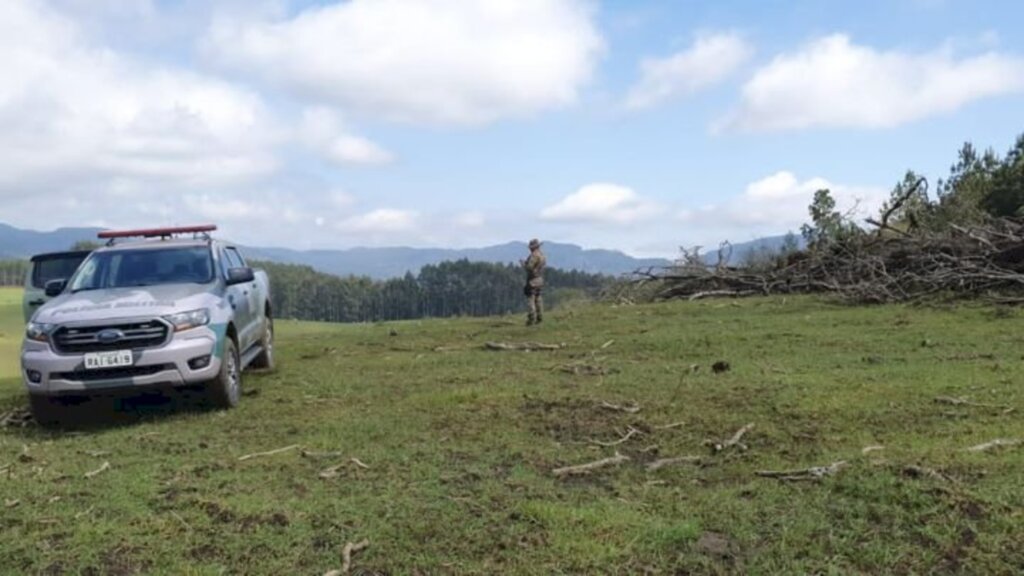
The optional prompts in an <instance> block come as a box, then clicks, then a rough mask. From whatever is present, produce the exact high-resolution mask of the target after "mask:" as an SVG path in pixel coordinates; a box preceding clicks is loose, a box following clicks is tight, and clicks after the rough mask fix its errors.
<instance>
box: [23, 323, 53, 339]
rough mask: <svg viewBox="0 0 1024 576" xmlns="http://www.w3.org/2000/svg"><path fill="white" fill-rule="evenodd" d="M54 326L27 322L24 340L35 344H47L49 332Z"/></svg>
mask: <svg viewBox="0 0 1024 576" xmlns="http://www.w3.org/2000/svg"><path fill="white" fill-rule="evenodd" d="M55 327H56V326H55V325H54V324H42V323H40V322H29V323H28V324H27V325H26V326H25V338H28V339H29V340H35V341H36V342H49V341H50V332H53V329H54V328H55Z"/></svg>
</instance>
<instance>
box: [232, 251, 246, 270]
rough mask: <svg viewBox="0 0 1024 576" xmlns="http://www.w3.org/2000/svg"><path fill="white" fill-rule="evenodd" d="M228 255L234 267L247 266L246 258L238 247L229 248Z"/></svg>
mask: <svg viewBox="0 0 1024 576" xmlns="http://www.w3.org/2000/svg"><path fill="white" fill-rule="evenodd" d="M228 257H229V258H230V259H231V267H232V268H245V259H243V258H242V255H241V254H240V253H239V252H238V249H237V248H228Z"/></svg>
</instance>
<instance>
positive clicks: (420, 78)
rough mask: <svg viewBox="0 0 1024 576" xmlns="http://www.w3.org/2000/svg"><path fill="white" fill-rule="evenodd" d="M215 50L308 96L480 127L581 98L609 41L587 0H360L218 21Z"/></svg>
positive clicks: (406, 117)
mask: <svg viewBox="0 0 1024 576" xmlns="http://www.w3.org/2000/svg"><path fill="white" fill-rule="evenodd" d="M205 50H206V53H207V54H208V55H209V56H210V57H211V58H213V59H214V60H215V61H216V62H219V63H220V64H221V65H223V66H225V67H229V68H233V69H237V70H241V71H244V72H247V73H250V74H252V75H254V76H256V77H261V78H263V79H265V80H267V81H270V82H273V83H275V84H277V85H280V86H284V87H286V88H288V89H290V90H291V91H292V92H293V93H296V94H298V95H300V96H301V97H304V98H309V99H313V100H317V101H321V102H325V103H331V104H333V105H338V106H342V107H343V108H345V109H352V110H356V111H359V112H362V113H365V114H371V115H374V116H377V117H384V118H388V119H392V120H401V121H410V122H422V123H435V124H457V125H473V124H482V123H487V122H491V121H494V120H497V119H501V118H507V117H516V116H522V115H526V114H530V113H534V112H537V111H540V110H545V109H550V108H557V107H562V106H567V105H570V104H573V103H574V102H575V101H576V99H577V97H578V94H579V91H580V89H581V88H582V86H583V85H584V84H586V82H587V81H588V80H589V79H590V77H591V74H592V71H593V68H594V66H595V64H596V61H597V59H598V57H599V56H600V54H601V53H602V51H603V40H602V38H601V36H600V34H599V32H598V30H597V28H596V26H595V23H594V17H593V14H592V11H591V8H590V5H589V3H588V2H585V1H584V0H517V1H515V2H466V1H465V0H351V1H348V2H340V3H336V4H330V5H326V6H315V7H310V8H307V9H305V10H303V11H302V12H300V13H298V14H297V15H294V16H293V17H290V18H285V19H278V20H272V21H267V20H264V21H244V20H239V19H236V18H223V19H220V20H218V21H217V22H215V23H214V24H213V25H212V26H211V28H210V31H209V34H208V37H207V39H206V41H205Z"/></svg>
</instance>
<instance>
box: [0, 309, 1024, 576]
mask: <svg viewBox="0 0 1024 576" xmlns="http://www.w3.org/2000/svg"><path fill="white" fill-rule="evenodd" d="M4 310H6V308H5V309H4ZM16 311H17V309H16V308H11V309H10V311H7V312H4V313H5V314H14V313H15V312H16ZM19 313H20V312H19ZM521 321H522V319H521V318H519V317H514V318H511V317H510V318H486V319H458V320H432V321H422V322H399V323H388V324H376V325H338V326H329V325H318V324H299V323H287V322H281V323H279V325H278V348H277V349H278V354H279V358H280V368H279V370H278V371H277V372H276V373H274V374H269V375H250V376H248V377H247V380H246V385H247V387H248V390H249V392H250V395H248V396H246V397H245V398H244V399H243V404H242V406H241V407H240V408H239V409H237V410H233V411H230V412H226V413H212V412H197V411H187V410H178V411H169V412H166V413H157V414H149V415H147V416H145V417H143V418H141V419H140V420H139V421H133V422H131V423H128V424H125V423H119V424H117V425H111V426H106V427H97V428H90V429H86V430H80V431H71V432H68V431H46V430H40V429H36V428H29V429H7V430H0V467H3V466H4V465H5V464H8V463H10V464H11V466H10V468H9V472H7V473H6V474H0V492H2V494H3V498H4V499H5V500H17V501H19V503H18V505H17V506H14V507H11V508H0V566H4V567H5V568H6V569H7V570H9V571H13V572H15V573H17V572H26V573H36V572H44V571H48V573H61V572H65V573H90V571H92V573H132V572H145V573H158V574H218V573H237V574H321V573H323V572H325V571H327V570H329V569H332V568H338V567H339V566H340V563H341V560H340V557H341V550H342V548H343V547H344V545H345V543H346V542H356V541H359V540H361V539H363V538H366V539H368V540H369V541H370V547H369V548H368V549H367V550H366V551H364V552H361V553H359V554H358V555H356V557H355V562H354V564H355V566H356V568H359V569H363V570H367V571H370V572H387V573H393V574H411V573H417V571H418V572H419V573H429V574H434V573H459V574H495V573H502V574H506V573H523V574H551V573H620V574H621V573H642V572H644V571H649V572H653V573H743V574H779V573H784V574H797V573H802V574H808V573H821V574H880V573H900V574H904V573H964V574H1011V573H1020V571H1021V570H1022V569H1024V538H1022V537H1021V526H1022V525H1024V524H1022V523H1024V514H1022V510H1024V490H1021V485H1022V482H1024V447H1017V448H1012V447H1011V448H1004V449H1002V450H995V451H991V452H986V453H972V452H966V451H964V448H966V447H968V446H972V445H974V444H978V443H980V442H985V441H988V440H992V439H994V438H1024V423H1022V420H1021V415H1020V412H1021V410H1024V393H1022V388H1021V384H1022V382H1024V376H1022V374H1021V368H1022V365H1024V361H1022V346H1021V344H1022V341H1024V333H1022V332H1021V330H1020V325H1021V319H1020V317H1019V316H1018V315H1017V314H1016V313H1012V312H1011V313H999V312H997V311H995V310H992V309H990V308H984V307H973V306H966V307H960V308H955V309H938V308H911V307H902V306H887V307H874V308H846V307H838V306H833V305H830V304H828V303H825V302H822V301H819V300H814V299H803V298H799V299H794V298H789V299H782V298H772V299H751V300H744V301H739V302H720V301H719V302H701V303H692V304H691V303H665V304H657V305H645V306H629V307H617V308H616V307H609V306H603V305H595V306H589V307H587V306H583V307H577V308H574V309H571V310H563V311H560V312H557V313H555V314H552V315H551V316H549V318H548V319H547V321H546V323H545V324H544V325H542V326H540V327H539V328H537V329H527V328H525V327H523V326H522V325H521ZM4 322H6V323H5V324H4V326H7V325H8V324H10V325H12V326H16V325H19V324H20V318H17V319H16V321H15V320H9V321H8V320H4ZM4 330H5V331H6V328H5V329H4ZM392 331H394V335H392ZM8 336H9V335H8ZM6 337H7V336H5V338H6ZM488 340H497V341H508V342H517V341H525V340H533V341H541V342H564V343H565V344H566V347H565V348H564V349H562V350H559V351H554V352H531V353H523V352H488V351H485V350H483V349H482V348H481V345H482V343H483V342H485V341H488ZM609 341H614V342H612V343H611V344H609V345H608V346H607V347H602V346H603V345H604V344H605V343H607V342H609ZM5 342H6V340H5ZM438 347H442V350H441V351H436V350H435V349H437V348H438ZM3 350H4V352H3V353H4V354H5V355H7V354H12V353H13V354H16V349H15V348H10V347H6V348H4V349H3ZM718 360H724V361H728V362H729V363H730V365H731V370H730V371H728V372H724V373H722V374H713V373H712V372H711V370H710V365H711V364H712V363H713V362H715V361H718ZM2 362H3V364H2V366H5V367H10V366H14V367H15V368H16V358H14V359H8V358H4V359H3V360H2ZM574 362H575V363H578V364H580V365H582V364H587V365H590V366H592V367H594V368H599V370H597V371H598V372H604V374H603V375H600V374H598V375H584V374H579V375H574V374H571V373H566V372H564V371H562V370H560V369H559V367H560V366H563V365H566V364H570V363H574ZM693 365H697V366H699V369H698V370H697V371H696V372H694V371H693V370H692V369H691V366H693ZM14 376H16V369H15V370H14V371H11V370H8V369H6V368H5V369H4V372H3V373H2V374H0V377H7V379H6V380H0V410H4V409H7V408H11V407H14V406H17V405H20V404H21V403H22V398H21V390H20V384H19V383H18V382H17V381H16V380H15V379H13V378H12V377H14ZM937 396H968V397H970V398H971V400H973V401H975V402H979V403H992V404H999V405H1008V406H1013V407H1015V408H1016V411H1013V412H1009V413H1005V412H1004V411H1003V410H1001V409H992V408H981V407H965V406H959V407H954V406H948V405H944V404H940V403H937V402H935V401H934V399H935V398H936V397H937ZM602 401H608V402H612V403H616V404H628V403H631V402H636V403H637V404H639V405H640V407H641V410H640V411H639V412H638V413H636V414H628V413H623V412H615V411H610V410H606V409H602V408H600V407H598V406H597V405H598V404H599V403H600V402H602ZM680 422H681V423H682V424H681V425H680V426H678V427H674V428H658V426H662V425H666V424H671V423H680ZM747 423H754V424H755V427H754V428H753V430H751V431H750V433H749V434H747V436H746V437H745V438H744V442H745V443H746V444H747V446H748V450H746V451H727V452H725V453H722V454H719V455H715V456H712V455H711V454H710V452H709V449H708V448H707V447H705V446H704V445H703V443H704V441H705V440H708V439H715V440H721V439H724V438H728V437H729V436H731V435H732V434H733V433H734V432H735V431H736V430H737V429H739V428H740V427H741V426H743V425H745V424H747ZM630 426H632V427H634V428H636V429H637V430H639V431H641V432H642V433H643V434H642V436H639V437H634V439H631V440H629V441H628V442H625V443H623V444H622V445H620V446H617V447H615V448H604V447H600V446H595V445H593V444H591V443H590V441H591V440H601V441H610V440H614V439H615V438H617V437H619V436H620V435H621V434H622V433H623V432H624V431H625V430H626V429H627V428H628V427H630ZM292 444H299V445H301V446H302V447H303V448H304V449H306V450H309V451H313V452H338V453H339V455H338V456H334V457H327V458H310V457H303V456H302V455H300V453H299V451H297V450H293V451H289V452H285V453H281V454H277V455H273V456H266V457H261V458H253V459H250V460H246V461H239V459H238V458H239V456H242V455H244V454H248V453H253V452H259V451H266V450H272V449H275V448H280V447H285V446H288V445H292ZM876 444H877V445H883V446H885V449H884V450H879V451H875V452H871V453H869V454H867V455H864V454H862V452H861V450H862V448H864V447H865V446H869V445H876ZM652 446H656V448H651V447H652ZM616 448H617V449H618V450H619V451H620V452H622V453H623V454H625V455H627V456H629V457H631V458H632V460H631V461H630V462H627V463H624V464H622V465H621V466H619V467H616V468H608V469H603V470H599V471H596V472H594V473H593V474H590V475H589V476H584V477H580V478H571V479H564V480H563V479H556V478H554V477H553V476H552V474H551V470H552V469H554V468H556V467H559V466H565V465H571V464H579V463H584V462H588V461H593V460H596V459H599V458H602V457H606V456H610V455H612V454H614V451H615V449H616ZM645 450H646V451H645ZM97 454H98V455H97ZM690 454H692V455H701V456H704V457H705V459H704V462H703V464H702V465H699V466H695V465H688V464H682V465H678V466H669V467H666V468H663V469H661V470H658V471H655V472H648V471H646V470H645V467H644V464H645V463H647V462H649V461H650V460H653V459H655V458H659V457H671V456H682V455H690ZM349 458H358V459H359V460H360V461H361V462H363V463H365V464H366V465H368V466H369V469H363V468H360V467H359V466H357V465H355V464H353V463H351V462H349ZM838 460H845V461H847V462H848V463H849V466H848V467H847V468H846V469H845V470H843V471H842V472H841V473H839V474H838V475H836V476H834V477H831V478H827V479H825V480H824V481H822V482H820V483H810V482H807V483H789V482H780V481H777V480H772V479H766V478H760V477H757V476H756V475H755V474H754V473H755V471H757V470H761V469H788V468H805V467H808V466H817V465H824V464H829V463H832V462H835V461H838ZM104 461H108V462H109V463H110V466H111V467H110V469H109V470H108V471H106V472H103V473H101V474H99V475H98V476H96V477H94V478H91V479H86V478H84V477H83V474H84V473H85V472H87V471H90V470H94V469H97V468H98V467H99V466H100V464H101V463H102V462H104ZM336 465H342V467H341V468H340V469H339V473H338V475H337V476H336V477H333V478H329V479H322V478H320V477H319V474H320V472H321V471H323V470H324V469H326V468H328V467H330V466H336ZM908 465H919V466H924V467H928V468H932V469H935V470H938V471H939V472H941V473H942V474H945V475H947V476H948V477H949V478H950V479H951V480H950V481H945V480H939V479H933V478H914V477H911V476H909V475H907V474H906V473H905V472H904V468H905V467H906V466H908Z"/></svg>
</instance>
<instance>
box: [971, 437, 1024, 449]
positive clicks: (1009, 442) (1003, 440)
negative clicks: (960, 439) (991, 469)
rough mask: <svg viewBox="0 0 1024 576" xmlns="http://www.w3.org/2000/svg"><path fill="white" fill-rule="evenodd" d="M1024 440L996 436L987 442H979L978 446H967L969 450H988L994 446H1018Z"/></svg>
mask: <svg viewBox="0 0 1024 576" xmlns="http://www.w3.org/2000/svg"><path fill="white" fill-rule="evenodd" d="M1022 442H1024V441H1022V440H1010V439H1007V438H996V439H995V440H992V441H989V442H985V443H984V444H978V445H977V446H971V447H970V448H967V451H968V452H987V451H988V450H992V449H993V448H1006V447H1010V446H1017V445H1018V444H1021V443H1022Z"/></svg>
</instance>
